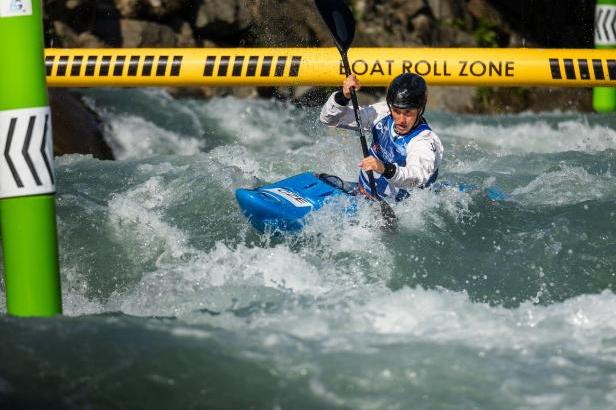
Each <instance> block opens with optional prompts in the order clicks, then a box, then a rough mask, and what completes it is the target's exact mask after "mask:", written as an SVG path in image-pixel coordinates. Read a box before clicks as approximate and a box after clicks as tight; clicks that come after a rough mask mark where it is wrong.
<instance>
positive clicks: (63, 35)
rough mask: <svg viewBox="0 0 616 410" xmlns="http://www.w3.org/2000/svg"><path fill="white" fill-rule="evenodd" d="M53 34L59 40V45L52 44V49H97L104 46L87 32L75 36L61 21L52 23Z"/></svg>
mask: <svg viewBox="0 0 616 410" xmlns="http://www.w3.org/2000/svg"><path fill="white" fill-rule="evenodd" d="M54 32H55V36H56V38H57V39H59V42H60V44H53V46H54V47H66V48H99V47H104V46H105V42H104V41H102V40H101V39H99V38H98V37H96V36H95V35H93V34H92V33H90V32H89V31H84V32H82V33H80V34H77V33H75V32H74V31H73V30H72V29H71V28H70V27H69V26H67V25H66V24H64V23H63V22H61V21H55V22H54Z"/></svg>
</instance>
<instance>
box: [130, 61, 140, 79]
mask: <svg viewBox="0 0 616 410" xmlns="http://www.w3.org/2000/svg"><path fill="white" fill-rule="evenodd" d="M140 59H141V57H139V56H131V58H130V61H129V62H128V75H129V76H130V77H134V76H136V75H137V69H138V68H139V60H140Z"/></svg>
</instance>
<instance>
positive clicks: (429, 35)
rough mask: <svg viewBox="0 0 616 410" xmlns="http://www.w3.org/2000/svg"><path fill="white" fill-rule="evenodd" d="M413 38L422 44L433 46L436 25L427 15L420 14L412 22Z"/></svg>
mask: <svg viewBox="0 0 616 410" xmlns="http://www.w3.org/2000/svg"><path fill="white" fill-rule="evenodd" d="M411 26H412V27H413V34H412V36H413V38H414V39H416V41H418V42H420V43H422V44H432V43H433V39H434V37H435V34H434V24H433V21H432V19H431V18H430V17H428V16H427V15H426V14H419V15H417V16H415V17H414V18H413V19H412V20H411Z"/></svg>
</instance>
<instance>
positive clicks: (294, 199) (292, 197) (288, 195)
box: [264, 188, 312, 208]
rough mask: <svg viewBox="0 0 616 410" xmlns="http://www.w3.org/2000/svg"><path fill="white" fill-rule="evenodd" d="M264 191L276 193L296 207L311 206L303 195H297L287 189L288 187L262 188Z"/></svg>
mask: <svg viewBox="0 0 616 410" xmlns="http://www.w3.org/2000/svg"><path fill="white" fill-rule="evenodd" d="M264 191H267V192H271V193H273V194H276V195H278V196H280V197H282V198H284V199H286V200H287V201H289V202H291V203H292V204H293V205H295V206H296V207H298V208H304V207H312V204H311V203H310V202H309V201H308V200H306V199H305V198H304V197H301V196H299V195H297V194H296V193H295V192H292V191H289V190H288V189H284V188H269V189H264Z"/></svg>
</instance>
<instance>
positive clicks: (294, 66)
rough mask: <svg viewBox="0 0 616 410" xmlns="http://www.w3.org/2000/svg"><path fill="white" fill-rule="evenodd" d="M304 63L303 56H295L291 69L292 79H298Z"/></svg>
mask: <svg viewBox="0 0 616 410" xmlns="http://www.w3.org/2000/svg"><path fill="white" fill-rule="evenodd" d="M301 62H302V56H293V58H292V59H291V68H290V69H289V76H290V77H297V75H298V74H299V65H300V63H301Z"/></svg>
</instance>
